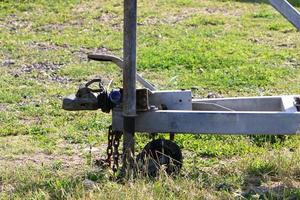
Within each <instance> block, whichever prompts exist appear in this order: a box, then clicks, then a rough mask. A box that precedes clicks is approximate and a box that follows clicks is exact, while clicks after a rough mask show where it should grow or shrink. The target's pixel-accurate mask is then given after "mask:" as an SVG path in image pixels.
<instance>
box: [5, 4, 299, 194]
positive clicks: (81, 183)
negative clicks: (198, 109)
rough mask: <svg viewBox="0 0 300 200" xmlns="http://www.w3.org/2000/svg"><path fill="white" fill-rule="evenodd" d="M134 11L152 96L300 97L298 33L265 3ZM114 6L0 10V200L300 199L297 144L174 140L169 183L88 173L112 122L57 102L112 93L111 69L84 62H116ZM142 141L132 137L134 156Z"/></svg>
mask: <svg viewBox="0 0 300 200" xmlns="http://www.w3.org/2000/svg"><path fill="white" fill-rule="evenodd" d="M290 2H291V3H292V4H294V5H295V6H297V8H300V4H299V2H298V1H296V0H294V1H290ZM138 4H139V11H138V16H139V18H138V24H139V26H138V71H139V72H140V73H141V74H142V75H143V77H145V78H147V79H148V80H150V81H151V82H153V83H154V84H155V85H157V86H158V87H159V88H160V89H191V88H197V89H193V94H194V96H199V97H205V96H207V94H208V93H210V92H214V93H218V94H221V95H223V96H248V95H249V96H251V95H280V94H299V93H300V87H299V83H298V82H299V81H298V79H299V77H300V71H299V67H300V60H299V57H300V37H299V33H298V32H297V31H296V30H295V28H293V27H292V26H291V25H290V24H289V23H288V22H287V21H286V20H285V19H284V18H283V17H282V16H281V15H280V14H278V13H277V12H276V11H275V10H274V9H273V8H272V7H271V6H270V5H268V4H267V3H266V1H259V0H255V1H246V0H240V1H238V0H236V1H234V0H176V1H175V0H174V1H173V0H172V1H171V0H156V1H147V0H140V1H139V2H138ZM122 5H123V3H122V2H121V1H117V0H112V1H108V0H92V1H79V0H68V1H45V0H36V1H29V0H23V1H18V2H16V1H11V0H4V1H1V3H0V45H1V50H0V61H1V66H0V73H1V76H0V87H1V90H0V128H1V131H0V199H188V198H189V199H236V198H241V199H242V198H246V199H256V198H259V197H260V198H262V199H276V198H277V199H278V198H279V199H280V198H283V199H284V198H287V199H288V198H295V199H297V198H300V189H299V188H300V180H299V177H300V169H299V163H300V160H299V156H300V153H299V152H300V140H299V137H298V136H290V137H287V138H286V139H285V140H279V139H278V138H277V140H274V138H273V139H272V138H271V139H270V138H267V137H265V138H264V137H256V138H253V137H248V136H210V135H201V136H194V135H178V136H176V139H175V140H176V143H177V144H178V145H179V146H180V147H181V148H182V149H183V155H184V165H183V169H182V171H181V173H180V175H179V176H178V177H166V176H165V175H163V174H162V175H161V176H160V177H158V178H157V179H154V180H153V179H148V178H142V177H139V178H137V179H136V180H133V181H129V182H127V183H119V182H117V181H116V180H115V179H114V177H113V176H112V173H111V171H109V170H101V169H97V168H95V167H94V166H92V165H91V161H93V160H95V159H96V158H99V157H101V156H104V155H105V148H106V137H107V136H106V132H107V127H108V126H109V125H110V122H111V117H110V115H108V114H103V113H101V112H94V111H93V112H88V111H87V112H66V111H63V110H62V109H61V99H62V97H63V96H66V95H68V94H70V93H74V92H75V91H76V89H77V88H78V85H79V84H81V83H83V82H86V81H87V80H90V79H92V78H97V77H102V78H103V79H104V81H106V82H109V81H110V80H111V79H113V80H114V82H113V84H114V87H119V86H121V83H122V80H121V77H122V76H121V72H120V70H119V69H118V68H117V67H116V66H114V65H112V64H106V63H97V62H92V61H91V62H88V61H87V59H86V54H87V53H90V52H95V51H104V52H111V53H113V54H116V55H119V56H120V55H122V11H123V10H122ZM9 60H13V61H14V62H13V64H11V65H7V64H6V65H5V63H7V62H8V61H9ZM160 137H165V136H164V135H162V136H160ZM275 139H276V138H275ZM270 141H272V142H273V143H271V142H270ZM147 142H149V139H148V136H146V135H138V136H137V148H136V149H137V153H138V151H140V150H141V149H142V148H143V146H144V145H145V144H146V143H147ZM90 147H92V151H91V152H90ZM87 180H91V181H93V185H92V187H87V184H86V181H87Z"/></svg>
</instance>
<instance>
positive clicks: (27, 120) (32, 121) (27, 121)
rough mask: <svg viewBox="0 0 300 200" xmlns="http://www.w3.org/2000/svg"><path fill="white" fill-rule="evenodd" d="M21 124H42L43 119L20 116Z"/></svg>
mask: <svg viewBox="0 0 300 200" xmlns="http://www.w3.org/2000/svg"><path fill="white" fill-rule="evenodd" d="M18 121H19V123H20V124H26V125H34V124H40V123H41V119H40V118H39V117H35V118H20V119H19V120H18Z"/></svg>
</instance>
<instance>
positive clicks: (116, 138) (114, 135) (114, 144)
mask: <svg viewBox="0 0 300 200" xmlns="http://www.w3.org/2000/svg"><path fill="white" fill-rule="evenodd" d="M121 137H122V132H120V131H113V130H112V126H109V128H108V136H107V138H108V144H107V149H106V153H107V159H106V163H107V164H108V166H109V167H112V170H113V172H116V171H117V170H118V168H119V155H120V154H119V145H120V139H121ZM112 156H113V163H112V159H111V157H112Z"/></svg>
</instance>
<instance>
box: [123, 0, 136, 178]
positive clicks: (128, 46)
mask: <svg viewBox="0 0 300 200" xmlns="http://www.w3.org/2000/svg"><path fill="white" fill-rule="evenodd" d="M136 22H137V0H124V40H123V42H124V43H123V48H124V49H123V51H124V52H123V54H124V55H123V56H124V69H123V116H124V123H123V124H124V127H123V135H124V143H123V170H125V173H126V175H127V176H131V175H132V172H133V165H134V143H135V141H134V130H135V126H134V125H135V116H136V26H137V25H136Z"/></svg>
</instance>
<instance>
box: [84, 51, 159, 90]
mask: <svg viewBox="0 0 300 200" xmlns="http://www.w3.org/2000/svg"><path fill="white" fill-rule="evenodd" d="M88 59H90V60H96V61H104V62H107V61H108V62H113V63H115V64H116V65H118V67H120V68H121V69H123V60H122V59H121V58H119V57H116V56H113V55H104V54H89V55H88ZM136 79H137V81H138V82H139V83H140V84H142V85H143V86H144V87H146V88H148V89H149V90H151V91H155V90H156V88H155V87H154V86H153V85H152V84H151V83H149V82H148V81H146V80H145V79H143V78H142V77H141V76H140V75H139V74H136Z"/></svg>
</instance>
